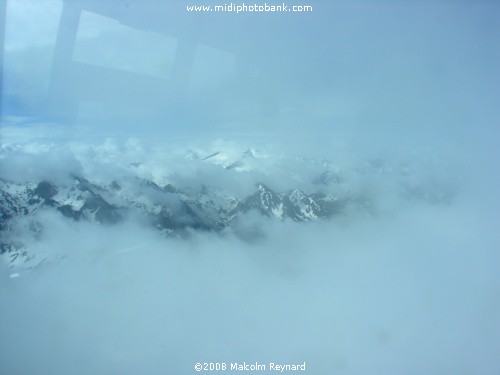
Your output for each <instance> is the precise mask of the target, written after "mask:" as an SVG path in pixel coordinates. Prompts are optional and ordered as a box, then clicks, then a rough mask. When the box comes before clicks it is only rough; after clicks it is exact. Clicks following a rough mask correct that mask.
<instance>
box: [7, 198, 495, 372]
mask: <svg viewBox="0 0 500 375" xmlns="http://www.w3.org/2000/svg"><path fill="white" fill-rule="evenodd" d="M471 208H472V207H471V203H467V202H456V204H454V205H448V206H442V205H441V206H432V205H422V204H414V205H412V206H411V207H408V209H407V210H406V211H405V212H399V213H397V214H396V215H384V216H382V217H380V216H379V217H378V218H376V219H375V218H372V217H364V218H358V219H357V220H356V221H352V220H350V221H342V220H340V219H339V220H337V221H332V222H327V223H309V224H304V223H302V224H296V223H291V222H284V223H281V222H275V221H268V222H262V221H261V222H260V225H261V227H260V228H259V230H260V231H261V233H262V236H263V238H262V240H261V241H257V242H254V243H248V242H244V241H241V240H240V239H238V238H236V237H234V236H233V235H226V236H219V235H214V234H199V233H198V234H194V235H193V237H192V238H191V239H189V240H185V239H184V240H166V239H163V238H159V237H158V236H157V234H155V233H153V232H151V231H150V230H149V229H145V228H142V227H140V226H139V225H138V224H133V223H132V224H130V223H129V224H122V225H120V226H114V227H102V226H99V225H96V224H89V223H72V222H67V221H61V218H60V217H56V216H54V217H51V218H47V220H52V224H53V225H50V226H48V229H47V230H46V231H45V232H44V235H43V238H42V240H41V242H39V243H38V245H37V246H39V248H40V251H42V250H43V249H45V250H46V251H51V252H53V253H54V252H55V253H57V252H59V254H60V259H59V260H58V261H52V262H51V263H48V264H42V265H40V266H39V267H37V268H36V269H33V270H30V271H26V272H24V273H21V274H20V276H19V277H15V278H9V272H10V271H9V270H6V269H4V270H2V278H3V280H4V281H3V282H2V283H1V284H0V285H1V286H0V298H1V300H2V309H1V310H0V322H1V331H2V335H1V340H0V349H1V352H2V360H1V361H0V370H1V371H0V372H2V373H25V374H35V373H37V374H41V373H53V374H64V373H73V374H88V373H96V374H105V373H114V372H119V373H123V374H139V373H150V374H161V373H167V372H168V373H177V374H190V373H193V372H194V370H193V368H194V365H195V363H197V362H226V363H230V362H237V361H238V362H242V361H246V362H247V363H253V362H255V361H257V362H259V363H264V364H266V363H268V362H278V363H302V362H304V361H306V363H307V373H308V374H324V373H329V372H335V373H339V374H369V373H374V372H383V373H387V374H400V373H407V374H421V373H430V374H433V373H434V374H437V373H441V374H442V373H463V372H467V371H469V372H470V373H482V374H494V373H497V372H498V371H499V370H500V367H499V363H498V360H497V358H496V353H495V349H494V348H497V347H498V346H499V344H500V342H499V337H500V324H499V321H498V314H499V311H500V310H499V309H500V305H499V304H498V303H497V300H498V298H497V296H498V293H499V291H500V280H499V277H498V272H497V270H498V262H499V261H500V256H499V255H498V251H497V248H498V246H497V245H498V240H499V238H498V235H497V234H495V232H494V231H493V230H492V229H493V223H494V222H495V220H494V219H495V217H494V216H492V215H491V213H490V214H488V213H487V212H476V213H473V212H474V211H473V210H472V209H471ZM27 358H29V361H28V360H26V359H27Z"/></svg>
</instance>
